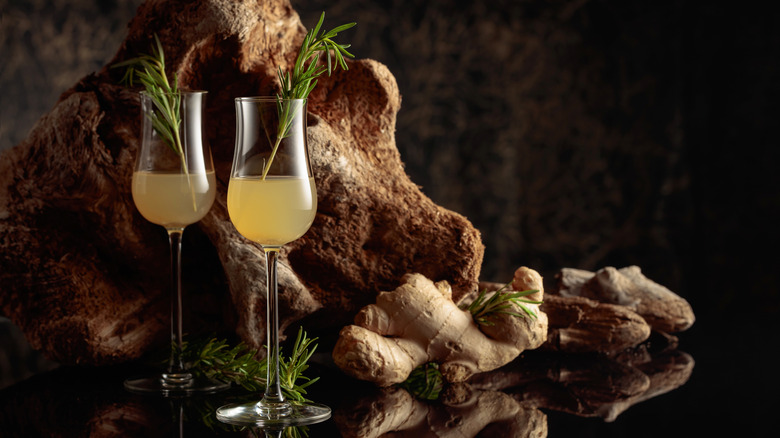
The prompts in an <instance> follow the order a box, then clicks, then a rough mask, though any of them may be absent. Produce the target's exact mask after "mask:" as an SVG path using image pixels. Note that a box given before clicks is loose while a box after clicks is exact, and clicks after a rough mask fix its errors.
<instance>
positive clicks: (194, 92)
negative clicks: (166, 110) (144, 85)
mask: <svg viewBox="0 0 780 438" xmlns="http://www.w3.org/2000/svg"><path fill="white" fill-rule="evenodd" d="M207 93H208V91H206V90H179V91H177V92H176V93H167V92H161V93H156V94H166V95H171V94H179V95H183V94H207ZM138 94H140V95H141V96H149V95H150V94H149V92H147V91H146V90H141V91H139V92H138Z"/></svg>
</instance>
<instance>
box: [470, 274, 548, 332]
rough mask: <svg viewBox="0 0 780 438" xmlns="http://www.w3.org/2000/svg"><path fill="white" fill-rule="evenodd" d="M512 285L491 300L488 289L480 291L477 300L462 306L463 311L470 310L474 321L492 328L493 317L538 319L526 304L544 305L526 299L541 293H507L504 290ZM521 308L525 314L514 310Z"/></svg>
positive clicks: (497, 292) (535, 291) (503, 288)
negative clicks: (500, 315)
mask: <svg viewBox="0 0 780 438" xmlns="http://www.w3.org/2000/svg"><path fill="white" fill-rule="evenodd" d="M510 284H512V283H511V282H509V283H507V284H506V285H504V286H502V287H501V288H499V289H498V290H497V291H496V292H495V293H494V294H493V295H491V296H490V297H489V298H488V297H487V289H483V290H482V291H480V293H479V295H478V296H477V298H476V299H475V300H474V301H473V302H472V303H471V304H470V305H465V304H461V306H460V308H461V309H462V310H468V311H469V312H471V314H472V316H473V318H474V321H476V322H477V324H479V325H484V326H492V325H494V323H493V322H492V321H491V320H490V317H491V315H497V314H504V315H510V316H514V317H517V318H522V317H524V316H526V315H528V316H530V317H532V318H536V317H537V315H536V314H535V313H534V312H532V311H531V309H529V308H528V307H526V306H525V304H542V302H541V301H534V300H529V299H525V298H522V297H526V296H528V295H532V294H535V293H537V292H539V291H538V290H526V291H507V292H505V291H504V290H505V289H506V288H508V287H509V285H510ZM515 306H516V307H519V308H520V310H521V311H522V312H523V313H519V312H516V311H514V310H513V309H514V308H515Z"/></svg>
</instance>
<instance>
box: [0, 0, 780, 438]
mask: <svg viewBox="0 0 780 438" xmlns="http://www.w3.org/2000/svg"><path fill="white" fill-rule="evenodd" d="M2 1H3V21H2V26H3V45H2V50H3V54H2V59H3V64H4V65H3V67H2V73H0V90H2V104H1V105H0V111H2V124H0V149H5V148H8V147H10V146H13V145H15V144H17V143H18V142H19V141H21V140H22V139H23V138H24V137H25V135H26V134H27V132H28V131H29V129H30V128H31V127H32V125H33V123H34V122H35V121H36V120H37V119H38V117H40V116H41V115H42V114H43V113H45V112H46V111H48V110H49V109H50V108H51V107H52V106H53V105H54V103H55V102H56V100H57V97H58V96H59V94H60V93H61V92H63V91H65V90H67V89H68V88H70V87H71V86H72V85H73V84H75V83H76V82H77V81H78V80H79V79H80V78H81V77H83V76H85V75H87V74H88V73H90V72H92V71H95V70H98V69H100V68H101V67H102V66H103V65H104V64H105V63H106V62H108V61H109V60H110V59H111V57H112V56H113V55H114V53H115V51H116V50H117V49H118V47H119V44H120V43H121V41H122V40H123V39H124V36H125V32H126V25H127V23H128V22H129V20H130V19H131V18H132V16H133V15H134V12H135V9H136V8H137V6H138V5H139V4H140V1H139V0H133V1H131V0H116V1H97V0H72V1H65V0H33V1H24V2H22V1H16V0H11V1H7V0H2ZM293 6H294V7H295V9H296V10H297V11H298V12H299V13H300V15H301V19H302V21H303V23H304V25H305V26H307V27H311V26H313V25H314V24H316V21H317V18H318V16H319V13H320V12H321V11H325V12H326V22H325V27H326V28H330V27H334V26H336V25H338V24H341V23H344V22H348V21H356V22H358V26H357V27H356V28H354V29H353V30H350V31H348V33H344V34H343V39H342V41H349V42H351V43H352V44H353V46H352V52H353V53H354V54H355V55H356V57H357V58H372V59H376V60H378V61H380V62H382V63H384V64H386V65H387V66H388V67H389V69H390V71H391V72H392V73H393V74H394V75H395V77H396V79H397V81H398V85H399V88H400V91H401V94H402V98H403V104H402V108H401V111H400V112H399V114H398V122H397V132H396V142H397V146H398V149H399V150H400V152H401V157H402V159H403V161H404V162H405V164H406V170H407V173H408V174H409V176H410V178H411V179H412V180H413V181H414V182H416V183H417V184H419V185H421V186H422V190H423V191H424V192H425V193H426V194H427V195H429V196H430V197H431V198H432V199H433V200H434V201H435V202H437V203H438V204H440V205H442V206H444V207H446V208H449V209H451V210H454V211H457V212H459V213H462V214H463V215H465V216H466V217H468V218H469V219H470V220H471V221H472V223H473V224H474V225H475V226H476V227H477V228H478V229H479V230H480V231H481V233H482V236H483V242H484V243H485V245H486V253H485V261H484V265H483V269H482V272H483V279H485V280H491V281H508V280H509V279H510V278H511V275H512V273H513V271H514V269H515V268H516V267H518V266H521V265H527V266H530V267H533V268H535V269H537V270H538V271H540V272H541V273H542V274H543V275H544V276H545V278H546V279H547V280H552V277H553V275H554V274H555V272H557V271H558V270H559V269H560V268H561V267H576V268H582V269H590V270H596V269H599V268H601V267H604V266H616V267H623V266H627V265H631V264H636V265H639V266H640V267H642V269H643V271H644V273H645V274H646V275H647V276H648V277H650V278H651V279H654V280H656V281H657V282H659V283H661V284H664V285H666V286H667V287H669V288H670V289H672V290H673V291H675V292H677V293H678V294H679V295H681V296H683V297H684V298H686V299H687V300H688V301H689V302H690V303H691V304H692V305H693V309H694V311H695V313H696V315H697V323H696V325H694V327H693V328H692V329H691V330H689V331H688V332H685V333H683V334H681V335H680V338H681V348H682V349H683V350H685V351H687V352H689V353H691V354H692V355H693V357H694V358H695V359H696V361H697V367H696V369H695V371H694V376H693V377H692V379H691V381H690V382H689V384H688V385H686V386H687V387H688V389H687V391H681V392H680V393H679V394H677V395H674V394H670V395H668V396H666V397H667V398H666V399H665V401H661V402H658V403H659V404H658V405H657V406H656V407H655V408H648V409H655V410H654V411H651V412H652V413H654V414H658V415H668V414H669V412H668V411H669V410H670V408H668V407H667V405H666V404H664V403H668V404H670V405H674V404H675V403H677V404H687V405H688V406H695V405H696V404H697V403H704V400H708V403H711V404H714V403H715V401H713V399H715V400H716V401H718V402H717V407H715V408H713V407H712V406H710V405H707V406H709V409H707V410H705V409H700V410H699V411H696V412H691V414H690V417H686V418H689V419H690V421H705V419H707V418H711V417H712V416H713V415H714V416H718V415H720V414H723V415H728V414H730V413H732V412H734V411H738V412H739V415H740V416H741V418H744V420H745V421H746V424H752V425H753V426H752V427H753V429H750V428H748V429H747V430H748V431H749V430H754V431H758V429H756V427H757V426H756V425H758V424H761V422H762V420H763V421H766V420H765V418H766V416H768V415H770V411H769V407H768V406H767V405H757V406H758V407H757V408H755V409H750V410H747V409H746V408H744V407H743V405H744V404H745V400H759V399H761V398H762V397H770V396H771V397H774V394H775V391H776V390H777V389H778V384H777V378H776V377H774V375H775V374H776V370H775V368H776V367H774V366H773V365H771V364H772V363H773V362H772V361H771V360H769V359H770V358H772V357H773V355H774V352H775V351H776V350H777V347H778V341H777V333H778V328H777V325H776V323H775V320H776V319H777V317H778V313H779V312H778V305H779V304H780V299H778V291H779V290H780V287H778V286H779V284H778V279H779V278H780V276H779V275H778V272H777V265H778V263H777V262H778V250H777V248H778V243H780V242H779V240H780V239H779V238H778V235H779V233H778V232H777V230H776V228H777V224H778V220H780V191H778V187H780V181H778V172H777V170H778V158H780V157H779V155H780V154H779V153H778V147H780V141H778V140H779V137H778V134H777V128H778V121H779V120H780V119H779V118H778V117H779V116H780V110H779V109H778V101H780V31H777V30H776V29H775V27H776V24H777V23H780V14H778V13H777V12H773V11H771V10H769V9H765V8H768V6H766V5H765V3H763V2H756V3H752V2H749V3H744V4H743V3H739V4H736V3H733V2H725V1H716V2H694V1H655V2H638V1H634V2H632V1H623V0H578V1H564V0H560V1H555V0H553V1H541V0H534V1H508V0H495V1H491V2H483V1H455V0H444V1H423V0H404V1H377V2H364V1H360V0H341V1H320V0H310V1H293ZM0 293H2V291H0ZM3 327H4V328H3V329H4V330H9V331H13V330H14V329H13V327H12V326H9V325H7V324H6V325H4V326H3ZM12 348H19V347H12V346H10V345H9V346H8V347H6V348H5V351H10V349H12ZM2 356H4V355H3V353H0V357H2ZM0 366H1V367H2V370H0V371H2V372H3V376H4V379H5V381H4V382H5V384H8V383H9V382H10V381H13V380H15V379H17V378H19V377H20V376H22V375H24V372H25V371H24V369H25V367H21V368H14V367H18V366H17V365H13V364H11V363H10V362H8V361H5V362H2V361H0ZM26 368H30V366H26ZM8 376H12V377H8ZM740 379H747V380H744V381H743V380H740ZM734 404H737V406H735V405H734ZM761 406H763V407H761ZM680 421H682V420H680Z"/></svg>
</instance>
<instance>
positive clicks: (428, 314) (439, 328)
mask: <svg viewBox="0 0 780 438" xmlns="http://www.w3.org/2000/svg"><path fill="white" fill-rule="evenodd" d="M521 269H523V270H524V271H523V273H522V274H521V275H519V276H518V275H517V274H516V275H515V278H514V280H513V283H512V288H513V289H514V290H529V289H535V290H538V291H539V292H538V293H535V294H534V297H533V298H534V300H537V301H541V299H542V296H543V287H542V282H541V276H539V275H538V273H536V272H535V271H533V270H531V269H528V268H521ZM403 281H404V282H403V284H402V285H401V286H399V287H398V288H397V289H395V290H393V291H387V292H381V293H380V294H379V295H378V296H377V300H376V303H375V304H370V305H368V306H366V307H364V308H363V309H361V310H360V312H358V314H357V315H356V316H355V324H354V325H349V326H346V327H344V328H343V329H342V330H341V332H340V333H339V339H338V341H337V342H336V346H335V348H334V350H333V359H334V361H335V363H336V365H338V366H339V368H341V369H342V370H343V371H344V372H345V373H347V374H349V375H350V376H352V377H355V378H357V379H361V380H367V381H370V382H374V383H375V384H377V385H379V386H389V385H393V384H396V383H400V382H403V381H404V380H406V378H407V377H408V376H409V374H410V373H411V372H412V370H414V369H415V368H416V367H417V366H419V365H422V364H425V363H428V362H435V363H437V364H439V370H440V371H441V373H442V376H443V377H444V379H445V380H447V381H448V382H462V381H465V380H466V379H468V378H469V377H471V376H472V375H473V374H476V373H480V372H485V371H491V370H494V369H496V368H499V367H501V366H503V365H505V364H507V363H509V362H511V361H512V360H513V359H515V358H516V357H517V356H518V355H520V353H522V352H523V351H524V350H527V349H534V348H537V347H539V346H540V345H541V344H542V343H544V341H545V339H546V336H547V315H545V314H544V313H543V312H542V311H541V310H539V305H538V304H526V305H525V306H526V307H527V308H528V309H530V310H531V311H532V312H533V313H535V314H536V315H537V317H536V318H531V317H518V316H514V315H509V314H503V313H499V314H495V315H493V316H492V317H491V322H492V323H493V325H489V326H478V325H477V323H476V322H475V321H474V318H473V317H472V315H471V314H470V313H469V312H468V311H465V310H461V309H460V308H459V307H458V306H457V305H456V304H455V303H454V302H453V301H452V289H451V288H450V286H449V284H447V283H446V282H437V283H434V282H433V281H431V280H429V279H428V278H426V277H425V276H423V275H420V274H407V275H405V276H404V278H403ZM516 310H517V311H518V312H522V311H521V310H520V309H519V308H518V309H516Z"/></svg>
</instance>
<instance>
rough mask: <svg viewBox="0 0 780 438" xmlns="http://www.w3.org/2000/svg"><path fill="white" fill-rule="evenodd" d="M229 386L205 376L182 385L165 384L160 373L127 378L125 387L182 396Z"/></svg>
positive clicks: (218, 389) (134, 390)
mask: <svg viewBox="0 0 780 438" xmlns="http://www.w3.org/2000/svg"><path fill="white" fill-rule="evenodd" d="M228 388H230V384H229V383H225V382H220V381H217V380H211V379H207V378H203V377H194V378H192V379H191V380H190V381H189V382H188V383H186V384H181V385H169V384H163V379H162V376H161V375H159V374H157V375H155V376H149V377H138V378H132V379H127V380H125V389H127V390H128V391H130V392H133V393H136V394H159V395H165V396H181V395H190V394H211V393H215V392H219V391H224V390H226V389H228Z"/></svg>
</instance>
